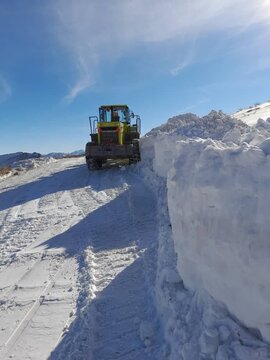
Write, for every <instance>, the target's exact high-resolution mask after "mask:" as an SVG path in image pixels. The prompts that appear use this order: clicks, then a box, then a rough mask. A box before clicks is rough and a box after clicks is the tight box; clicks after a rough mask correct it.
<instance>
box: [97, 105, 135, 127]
mask: <svg viewBox="0 0 270 360" xmlns="http://www.w3.org/2000/svg"><path fill="white" fill-rule="evenodd" d="M130 117H131V113H130V110H129V108H128V106H126V105H113V106H111V105H108V106H106V105H105V106H101V107H100V108H99V122H118V121H120V122H121V123H128V124H129V123H130Z"/></svg>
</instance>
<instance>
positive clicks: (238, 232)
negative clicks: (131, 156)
mask: <svg viewBox="0 0 270 360" xmlns="http://www.w3.org/2000/svg"><path fill="white" fill-rule="evenodd" d="M234 135H235V131H234ZM227 137H228V136H227ZM180 138H181V137H180ZM229 138H230V136H229ZM178 139H179V136H177V135H174V134H159V135H157V136H150V137H146V138H144V139H142V142H141V149H142V161H143V162H144V163H145V164H148V165H149V166H152V169H153V171H154V172H155V173H156V174H157V175H158V176H160V177H163V178H166V179H167V190H168V208H169V214H170V219H171V224H172V231H173V237H174V244H175V251H176V253H177V257H178V260H177V261H178V262H177V267H178V271H179V274H180V276H181V277H182V279H183V280H184V282H185V284H186V285H187V286H188V287H190V288H192V289H194V290H195V289H204V290H206V291H208V293H210V295H212V296H213V297H214V298H215V299H217V300H218V301H220V302H222V303H223V304H224V305H225V306H226V307H227V308H228V310H229V311H230V312H231V313H232V314H234V315H235V316H236V317H237V318H238V319H239V320H240V321H241V322H242V323H244V324H245V325H246V326H248V327H251V328H255V329H258V330H259V331H260V332H261V334H262V336H263V337H264V339H265V340H267V341H270V276H269V273H270V221H269V213H268V208H269V204H270V191H269V189H270V157H269V156H268V154H269V153H270V151H269V150H270V146H269V142H270V140H269V139H267V140H265V141H264V142H263V143H262V144H261V145H258V144H257V145H258V146H254V145H250V144H247V143H246V142H242V143H240V144H238V145H237V144H236V143H235V142H234V143H233V142H230V141H229V143H225V142H222V141H217V140H211V139H198V138H197V139H191V138H190V139H184V140H183V139H182V140H180V141H179V140H178ZM237 142H238V143H239V141H237Z"/></svg>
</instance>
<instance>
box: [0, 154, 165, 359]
mask: <svg viewBox="0 0 270 360" xmlns="http://www.w3.org/2000/svg"><path fill="white" fill-rule="evenodd" d="M155 207H156V204H155V200H154V197H153V196H152V194H151V192H150V191H149V189H148V188H147V187H146V186H145V184H144V183H143V182H142V181H141V180H140V179H138V178H135V177H134V175H132V174H131V173H130V171H129V169H125V168H121V169H119V168H111V169H105V170H102V171H98V172H92V173H89V172H88V171H87V169H86V166H85V165H84V160H83V159H65V160H61V161H58V162H55V163H51V164H47V165H45V166H43V167H40V168H37V169H34V170H31V171H28V172H26V173H25V174H23V175H20V176H17V177H12V178H9V179H6V180H3V181H2V182H0V246H1V254H0V319H1V322H0V358H1V359H9V358H12V359H47V358H49V359H52V360H53V359H63V358H65V359H93V360H106V359H125V360H128V359H147V360H148V359H149V360H156V359H159V358H162V354H161V353H162V349H161V344H162V343H163V341H162V331H161V330H159V323H158V318H157V315H156V312H155V305H154V301H153V296H152V295H153V294H152V291H153V285H152V284H153V283H154V276H155V273H156V269H155V266H156V265H155V264H156V261H155V253H156V252H155V244H156V238H157V229H156V223H155V221H156V208H155Z"/></svg>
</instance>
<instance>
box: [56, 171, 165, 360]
mask: <svg viewBox="0 0 270 360" xmlns="http://www.w3.org/2000/svg"><path fill="white" fill-rule="evenodd" d="M119 174H120V175H119ZM92 175H93V176H92V177H91V178H90V187H89V188H86V189H85V194H84V196H81V201H80V206H81V209H83V211H84V212H85V214H86V216H87V222H86V224H85V226H86V227H87V228H88V238H89V239H90V244H89V246H88V248H87V249H86V251H85V256H84V272H85V271H86V272H87V274H88V276H87V277H86V278H84V277H82V279H81V286H82V289H84V290H86V291H85V292H84V297H83V300H84V306H82V307H81V309H80V313H79V314H78V317H77V321H74V323H73V324H71V328H70V335H66V337H65V338H63V339H62V342H61V343H60V344H59V346H58V349H56V351H55V352H54V353H53V354H52V356H51V359H60V358H61V356H62V357H63V356H64V357H65V358H67V359H74V358H80V359H88V358H89V359H94V360H100V359H102V360H107V359H108V360H109V359H126V360H132V359H138V358H142V359H151V360H152V359H154V360H157V359H158V358H159V355H160V347H159V346H158V345H157V343H155V340H154V339H153V338H151V339H150V338H147V336H146V337H145V338H144V337H141V331H140V330H141V324H142V323H144V322H145V321H149V322H150V321H155V319H154V320H153V311H152V308H153V300H152V298H151V296H150V294H149V291H148V289H147V284H146V281H145V274H144V264H143V260H142V259H141V254H142V253H141V252H140V249H139V247H138V244H137V242H138V237H137V234H136V226H137V224H136V222H134V220H133V219H132V216H135V215H136V216H138V214H133V215H131V214H130V213H131V212H132V211H133V209H132V208H131V207H130V203H131V202H132V200H130V199H129V197H130V194H128V192H129V191H130V189H129V187H130V186H134V189H133V191H135V192H136V184H135V183H134V179H133V180H132V178H128V182H129V183H130V184H127V183H126V181H127V179H126V177H125V176H123V174H121V173H120V172H119V170H118V171H117V173H116V172H113V171H104V172H96V173H94V174H92ZM141 195H142V194H141ZM75 203H76V201H75ZM89 204H91V210H90V214H89ZM140 205H141V206H143V204H142V203H141V204H140ZM91 212H92V213H91ZM139 212H140V209H139ZM137 220H139V219H137ZM146 226H147V223H146ZM86 282H87V283H86ZM82 292H83V291H82ZM144 340H146V341H145V343H144Z"/></svg>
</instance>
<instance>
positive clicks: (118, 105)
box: [100, 104, 128, 108]
mask: <svg viewBox="0 0 270 360" xmlns="http://www.w3.org/2000/svg"><path fill="white" fill-rule="evenodd" d="M100 107H101V108H109V107H119V108H121V107H125V108H128V106H127V105H125V104H112V105H101V106H100Z"/></svg>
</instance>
